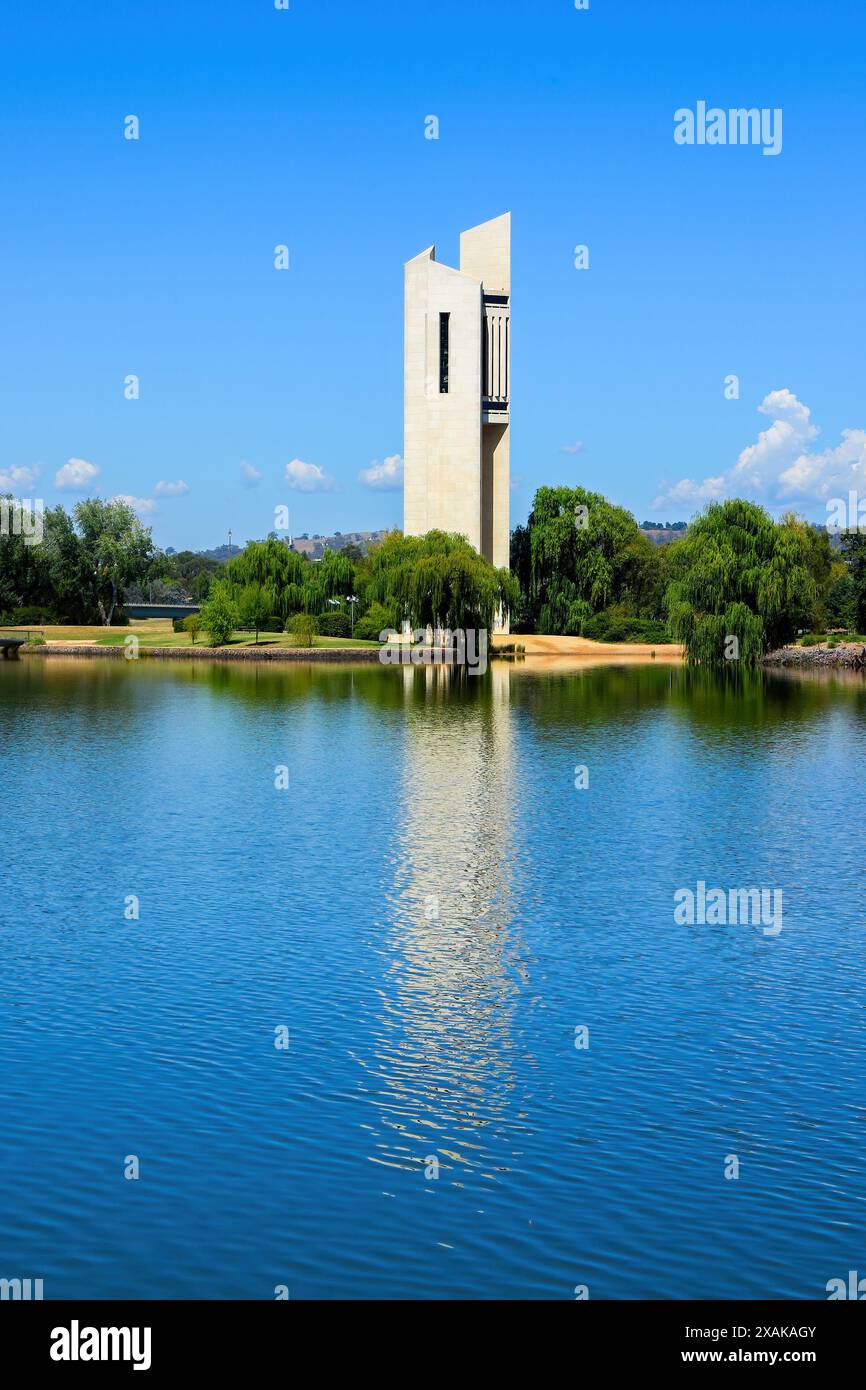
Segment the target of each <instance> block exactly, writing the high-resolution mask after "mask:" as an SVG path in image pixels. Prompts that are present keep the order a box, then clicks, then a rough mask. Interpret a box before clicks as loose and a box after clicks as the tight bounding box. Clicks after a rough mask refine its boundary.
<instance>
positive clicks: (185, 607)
mask: <svg viewBox="0 0 866 1390" xmlns="http://www.w3.org/2000/svg"><path fill="white" fill-rule="evenodd" d="M123 611H124V613H125V614H126V616H127V618H188V617H189V616H190V614H191V613H200V612H201V604H200V603H125V604H124V605H123Z"/></svg>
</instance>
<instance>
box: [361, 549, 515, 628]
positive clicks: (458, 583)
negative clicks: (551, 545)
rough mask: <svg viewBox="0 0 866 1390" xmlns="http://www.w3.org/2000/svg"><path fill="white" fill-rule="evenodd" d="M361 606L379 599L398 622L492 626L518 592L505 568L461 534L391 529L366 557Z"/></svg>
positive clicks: (422, 625) (446, 625) (510, 605)
mask: <svg viewBox="0 0 866 1390" xmlns="http://www.w3.org/2000/svg"><path fill="white" fill-rule="evenodd" d="M368 564H369V570H368V577H367V579H366V582H365V606H367V605H370V604H374V603H376V604H381V605H383V607H384V608H385V609H386V610H388V612H389V613H393V615H394V616H395V618H396V620H397V625H398V626H401V625H402V624H403V623H404V622H408V623H409V624H410V625H411V626H412V627H413V628H422V627H428V626H429V627H432V628H434V629H437V628H443V629H444V628H447V629H451V630H452V631H454V630H455V629H457V628H462V629H464V630H469V629H479V630H483V629H488V630H489V629H490V628H492V627H493V625H494V622H495V619H496V617H497V615H499V614H500V613H501V614H502V615H503V616H504V617H507V616H508V615H509V614H510V612H511V609H512V607H513V605H514V603H515V601H516V598H517V595H518V587H517V582H516V580H515V579H514V576H513V575H512V574H511V573H510V571H509V570H507V569H496V568H495V567H494V566H493V565H491V564H490V563H489V561H487V560H485V559H484V558H483V557H482V556H481V555H479V554H478V552H477V550H475V549H474V547H473V546H471V545H470V544H469V542H468V541H467V540H466V538H465V537H464V536H457V535H450V534H446V533H445V532H444V531H428V532H427V534H426V535H424V536H402V535H400V533H399V532H392V533H391V534H390V535H389V536H387V537H386V538H385V540H384V541H383V542H382V544H381V545H379V546H376V547H375V549H373V550H371V552H370V555H369V557H368Z"/></svg>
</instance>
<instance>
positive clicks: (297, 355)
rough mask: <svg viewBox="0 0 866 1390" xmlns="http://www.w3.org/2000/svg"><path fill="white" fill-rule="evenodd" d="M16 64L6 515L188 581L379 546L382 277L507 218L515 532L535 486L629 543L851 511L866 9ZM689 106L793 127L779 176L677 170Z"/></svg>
mask: <svg viewBox="0 0 866 1390" xmlns="http://www.w3.org/2000/svg"><path fill="white" fill-rule="evenodd" d="M2 37H3V42H2V44H0V93H2V95H0V110H2V118H0V156H2V157H0V187H2V194H3V209H4V211H3V216H2V218H0V255H2V266H3V275H2V282H0V283H2V287H0V311H2V312H0V320H2V325H3V331H2V336H0V403H2V421H3V429H2V434H0V485H4V484H5V485H6V486H10V485H11V486H12V487H13V490H15V491H17V492H18V493H20V494H21V495H24V496H41V497H43V498H44V499H45V501H46V503H47V504H53V503H54V502H56V501H58V500H62V501H64V502H65V503H66V504H67V505H72V504H74V502H75V501H76V500H77V499H78V498H80V497H82V496H86V495H88V494H91V493H94V492H98V493H100V494H101V495H103V496H114V495H124V496H130V497H134V498H136V499H138V501H137V505H138V506H139V508H140V510H141V512H142V515H143V516H144V517H145V518H146V520H147V521H148V523H149V524H151V525H152V526H153V529H154V535H155V537H156V539H157V540H158V541H159V542H160V543H161V544H163V545H174V546H176V547H180V546H183V545H192V546H194V547H206V546H211V545H216V544H219V543H221V542H222V541H223V540H224V539H225V537H226V533H227V531H228V529H229V527H231V528H232V530H233V533H234V538H235V541H236V542H237V541H238V540H242V539H245V538H247V537H253V536H261V535H264V534H265V533H266V532H267V531H268V530H270V529H271V528H272V526H273V520H274V508H275V507H277V506H279V505H281V504H285V505H288V506H289V507H290V512H291V522H292V528H293V530H294V531H296V532H297V533H300V532H302V531H309V532H315V531H318V532H323V533H327V532H330V531H332V530H334V529H337V530H343V531H345V530H349V529H355V528H362V529H368V528H373V527H378V526H386V525H394V524H400V521H401V516H402V497H401V493H400V492H399V490H383V489H377V488H371V487H370V486H367V485H365V483H364V482H363V481H362V480H361V478H360V475H361V474H362V472H364V471H365V470H368V469H370V467H371V465H372V464H373V462H374V461H379V462H380V463H381V462H382V461H383V460H385V459H393V458H394V456H395V455H399V454H401V452H402V447H403V444H402V264H403V262H404V261H405V260H407V259H409V258H410V257H411V256H413V255H415V254H416V253H417V252H418V251H420V250H422V249H423V248H424V247H425V246H427V245H429V243H430V242H431V241H435V243H436V246H437V255H438V256H439V257H440V259H443V260H446V261H450V262H451V263H454V262H455V261H456V259H457V254H458V252H457V248H458V234H459V232H460V230H461V228H464V227H469V226H472V225H473V224H474V223H477V222H480V221H484V220H486V219H487V218H488V217H492V216H495V215H497V214H498V213H500V212H502V211H504V210H505V209H510V210H511V213H512V291H513V294H512V315H513V362H512V381H513V398H512V475H513V478H514V488H513V493H512V520H513V522H515V521H518V520H521V519H523V518H524V517H525V515H526V513H527V512H528V510H529V507H530V505H531V501H532V495H533V492H534V489H535V488H536V487H537V486H538V485H540V484H542V483H558V482H564V483H570V484H573V483H582V484H584V485H586V486H589V487H592V488H597V489H599V490H600V491H602V492H604V493H606V494H607V495H608V496H610V497H612V498H614V499H615V500H616V501H618V502H621V503H622V504H624V505H626V506H628V507H629V508H630V509H631V510H632V511H634V512H635V513H637V514H638V520H642V519H643V518H644V517H645V516H651V517H654V518H659V519H670V520H675V519H678V518H687V517H688V516H690V515H692V514H693V512H694V511H695V510H696V508H697V507H698V506H700V505H702V503H703V501H705V500H706V499H707V498H708V497H710V496H720V495H726V494H728V493H739V494H741V495H750V496H755V497H757V498H759V499H760V500H762V501H764V502H766V503H767V504H768V505H769V506H770V507H771V509H773V510H775V511H778V510H781V509H783V508H784V507H786V506H787V505H789V504H792V505H794V506H796V507H797V508H798V509H799V510H801V511H802V512H804V513H805V514H807V515H810V516H812V517H814V518H815V519H817V520H820V519H824V517H825V515H826V498H827V497H828V496H831V495H838V494H839V492H840V489H841V488H842V486H843V484H844V485H846V486H847V485H849V484H850V485H851V486H856V485H857V484H858V482H859V483H860V484H861V485H862V486H863V487H864V489H866V476H864V469H866V434H864V429H866V391H864V361H866V354H864V345H863V325H864V300H866V295H864V276H866V271H864V226H866V218H864V201H866V199H864V186H866V185H864V177H863V176H864V150H866V115H864V103H863V80H862V67H863V55H864V51H866V18H864V13H863V8H862V6H861V5H860V4H859V3H854V2H853V0H851V3H845V2H844V0H837V3H834V4H833V5H831V6H819V5H817V4H814V3H811V0H810V3H805V2H804V0H788V3H784V4H782V3H776V0H763V3H762V2H761V0H727V2H726V3H725V4H724V5H709V4H705V5H692V6H686V5H683V4H674V3H666V0H662V2H661V3H649V0H646V3H636V0H627V2H626V3H622V2H621V0H620V2H618V3H617V2H616V0H590V8H589V9H588V10H587V11H577V10H575V8H574V0H549V2H548V3H535V4H530V3H515V2H511V3H493V2H492V0H472V3H468V2H467V0H460V3H458V2H457V0H440V3H435V4H433V3H428V4H419V3H415V2H414V0H401V3H391V0H384V3H382V2H381V0H380V3H377V4H376V5H359V4H357V3H349V2H347V0H342V2H341V3H328V0H290V9H289V10H288V11H278V10H276V9H274V7H273V0H244V3H240V0H238V2H237V3H228V2H227V0H208V3H203V2H202V0H184V4H183V5H182V6H178V5H176V4H166V3H147V0H144V2H143V3H140V4H137V5H129V6H125V5H115V4H108V3H100V4H96V3H86V0H85V2H84V3H78V4H76V5H75V6H51V7H48V8H47V9H46V8H45V7H42V6H40V7H30V9H29V11H27V12H25V11H24V10H23V7H19V8H18V11H17V12H15V13H13V12H12V11H11V10H10V9H7V12H6V17H5V19H4V21H3V31H2ZM699 100H705V101H707V102H708V104H709V105H710V106H717V107H720V108H723V109H727V108H730V107H741V106H743V107H752V106H754V107H759V108H764V107H766V108H771V109H775V108H781V109H782V112H783V147H782V151H781V153H780V154H779V155H778V156H775V157H772V156H765V155H763V153H762V150H761V148H760V147H755V146H737V145H727V146H715V147H710V146H706V145H705V146H679V145H677V144H675V142H674V139H673V131H674V112H675V111H676V110H677V109H678V108H683V107H689V108H692V109H694V108H695V107H696V103H697V102H698V101H699ZM130 114H134V115H137V116H138V117H139V119H140V139H139V140H138V141H129V140H126V139H124V135H123V129H124V117H125V116H127V115H130ZM431 114H435V115H436V116H438V118H439V122H440V138H439V139H438V140H435V141H433V140H427V139H425V138H424V121H425V117H426V116H428V115H431ZM278 244H285V245H287V246H288V248H289V256H290V268H289V270H288V271H277V270H275V269H274V247H275V246H276V245H278ZM578 244H585V245H587V246H588V247H589V252H590V265H589V269H588V270H583V271H578V270H576V269H575V268H574V247H575V246H576V245H578ZM129 374H136V375H137V376H138V377H139V379H140V398H139V399H138V400H126V399H125V398H124V379H125V378H126V377H127V376H128V375H129ZM730 374H736V375H737V376H738V378H739V399H736V400H731V399H726V397H725V378H726V377H727V376H728V375H730ZM569 449H570V450H571V452H564V450H569ZM70 460H72V461H73V462H72V463H70ZM242 461H245V462H246V465H247V468H246V472H244V471H243V470H242ZM287 465H292V466H291V467H290V468H289V475H288V476H287ZM391 467H392V470H393V465H392V466H391ZM93 470H95V471H93ZM253 475H258V476H253ZM160 484H162V487H160ZM180 484H184V485H185V488H186V489H187V490H184V489H183V488H181V487H180V486H179V485H180ZM304 489H308V490H304ZM172 493H174V494H175V495H172Z"/></svg>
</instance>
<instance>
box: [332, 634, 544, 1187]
mask: <svg viewBox="0 0 866 1390" xmlns="http://www.w3.org/2000/svg"><path fill="white" fill-rule="evenodd" d="M401 675H402V679H403V681H404V696H405V702H406V704H405V708H406V718H405V721H404V725H403V733H402V737H403V749H402V758H403V777H402V792H401V798H402V805H401V808H400V814H399V815H398V816H397V817H396V821H397V825H398V827H399V828H398V832H397V836H396V840H395V843H394V847H393V856H392V861H391V863H390V864H389V865H388V886H387V889H386V903H385V906H386V911H385V916H384V920H383V922H382V941H381V949H382V951H383V952H384V953H385V954H386V956H387V965H386V968H385V971H384V972H383V977H384V980H385V983H384V985H383V987H382V988H381V989H380V1007H379V1008H378V1009H377V1011H376V1014H375V1018H374V1019H373V1020H371V1023H372V1027H371V1036H372V1037H373V1042H372V1044H371V1048H370V1050H369V1053H368V1054H367V1055H366V1056H364V1057H358V1058H357V1060H358V1061H359V1062H360V1064H361V1065H362V1066H363V1067H364V1068H365V1078H364V1083H363V1089H364V1090H365V1091H366V1092H367V1093H368V1094H369V1097H370V1099H371V1101H372V1102H373V1109H374V1112H375V1114H376V1117H377V1118H376V1119H375V1120H373V1121H372V1122H371V1123H370V1125H369V1128H370V1130H371V1134H372V1136H373V1139H374V1142H373V1145H372V1148H371V1151H370V1158H371V1159H372V1160H373V1161H374V1162H377V1163H383V1164H386V1165H390V1166H392V1167H396V1168H409V1169H412V1170H414V1171H417V1170H418V1168H419V1166H420V1167H424V1168H430V1167H431V1160H432V1159H434V1158H435V1160H436V1162H437V1163H438V1164H439V1176H440V1178H441V1179H442V1180H444V1181H452V1182H457V1183H462V1182H464V1181H466V1180H467V1177H468V1176H469V1175H474V1176H475V1177H486V1178H489V1179H492V1180H493V1181H496V1179H497V1175H499V1174H502V1173H503V1172H505V1171H508V1170H509V1169H511V1168H512V1167H514V1166H517V1165H519V1162H520V1148H521V1138H522V1136H523V1135H525V1133H526V1116H525V1113H524V1105H523V1100H522V1097H521V1095H520V1094H519V1093H518V1089H517V1080H516V1073H515V1069H514V1062H515V1059H516V1050H517V1049H519V1048H520V1047H521V1040H520V1036H519V1033H518V1032H517V1029H516V1027H515V1015H516V1010H517V1007H518V1004H519V1001H520V996H521V994H522V993H523V992H524V990H525V983H526V973H525V965H524V961H523V948H522V946H521V942H520V939H519V933H518V931H517V929H516V928H515V926H514V922H513V881H512V880H513V871H514V865H513V860H512V857H511V851H512V843H511V842H512V834H513V824H514V820H513V817H514V787H515V776H516V774H515V768H514V749H513V729H512V712H511V705H510V671H509V668H508V665H507V664H506V663H501V662H500V663H497V662H493V663H491V666H490V668H489V670H488V672H487V674H486V676H484V677H480V678H474V677H467V676H466V674H465V673H461V672H459V671H454V670H451V669H449V668H447V667H446V668H443V667H439V668H426V669H425V668H421V669H418V668H407V669H406V670H405V671H404V672H402V673H401ZM460 681H462V682H463V689H462V690H460V691H457V690H455V689H454V685H455V683H456V682H460ZM437 706H438V708H439V711H440V713H439V714H438V715H437ZM525 1060H526V1059H525V1058H522V1059H521V1062H522V1070H525Z"/></svg>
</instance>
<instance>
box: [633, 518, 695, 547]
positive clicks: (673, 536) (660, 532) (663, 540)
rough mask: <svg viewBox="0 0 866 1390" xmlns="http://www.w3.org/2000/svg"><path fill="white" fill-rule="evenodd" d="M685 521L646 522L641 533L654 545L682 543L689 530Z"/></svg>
mask: <svg viewBox="0 0 866 1390" xmlns="http://www.w3.org/2000/svg"><path fill="white" fill-rule="evenodd" d="M687 529H688V528H687V526H686V523H685V522H684V521H673V522H671V521H659V522H653V521H645V522H644V523H643V525H642V526H641V528H640V530H641V533H642V534H643V535H644V536H646V538H647V540H648V541H652V543H653V545H669V544H670V542H671V541H681V540H682V538H683V536H684V535H685V534H686V530H687Z"/></svg>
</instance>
